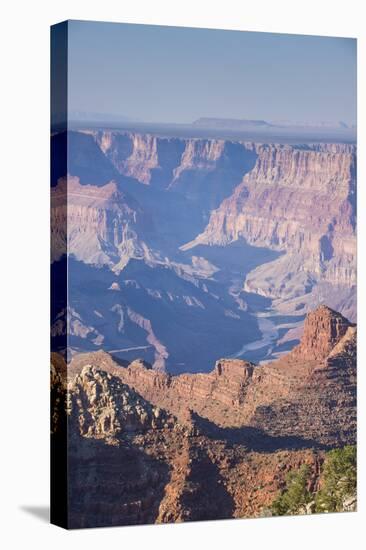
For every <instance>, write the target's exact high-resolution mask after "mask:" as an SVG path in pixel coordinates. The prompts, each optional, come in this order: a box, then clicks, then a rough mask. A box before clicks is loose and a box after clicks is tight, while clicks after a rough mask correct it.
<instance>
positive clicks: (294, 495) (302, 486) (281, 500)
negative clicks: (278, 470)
mask: <svg viewBox="0 0 366 550" xmlns="http://www.w3.org/2000/svg"><path fill="white" fill-rule="evenodd" d="M309 475H310V468H309V466H308V465H307V464H303V465H302V466H301V467H300V468H299V470H297V471H294V470H292V471H291V472H289V473H288V474H287V476H286V488H285V489H284V491H283V492H282V494H281V495H280V496H278V497H277V498H276V499H275V500H274V501H273V503H272V506H271V511H272V514H273V515H274V516H284V515H288V514H304V513H306V505H307V504H308V503H309V502H310V501H311V500H312V499H313V495H312V494H311V493H310V491H308V489H307V485H308V480H309Z"/></svg>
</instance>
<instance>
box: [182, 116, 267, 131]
mask: <svg viewBox="0 0 366 550" xmlns="http://www.w3.org/2000/svg"><path fill="white" fill-rule="evenodd" d="M192 125H193V126H196V127H199V128H221V129H227V130H229V129H233V130H246V129H248V128H250V129H253V128H270V127H271V126H272V124H270V123H269V122H266V121H265V120H248V119H235V118H210V117H203V118H199V119H197V120H195V121H194V122H193V124H192Z"/></svg>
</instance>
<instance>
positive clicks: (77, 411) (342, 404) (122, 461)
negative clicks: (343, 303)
mask: <svg viewBox="0 0 366 550" xmlns="http://www.w3.org/2000/svg"><path fill="white" fill-rule="evenodd" d="M355 361H356V328H355V326H354V325H353V324H352V323H350V322H348V321H347V320H346V319H345V318H344V317H343V316H341V315H340V314H338V313H336V312H334V311H333V310H331V309H329V308H327V307H325V306H321V307H320V308H318V309H317V310H316V311H314V312H313V313H311V314H309V315H308V317H307V320H306V322H305V328H304V336H303V339H302V341H301V343H300V344H299V345H298V346H297V347H295V348H294V349H293V350H292V351H291V352H290V353H289V354H287V356H284V357H283V358H281V360H278V361H276V362H273V363H270V364H267V365H261V366H256V365H254V364H252V363H249V362H246V361H241V360H231V359H221V360H219V361H217V363H216V365H215V368H214V369H213V371H212V372H211V373H209V374H191V375H180V376H169V375H167V374H164V373H159V372H157V371H154V370H152V369H151V368H150V366H149V365H148V364H146V363H145V362H143V361H134V362H132V363H130V364H126V365H125V366H123V365H121V364H117V363H116V362H115V361H114V360H113V358H111V356H110V355H109V354H107V353H104V352H98V353H90V354H80V355H77V356H75V358H74V359H73V360H72V362H71V364H70V365H69V366H68V367H67V378H68V383H67V392H66V378H65V377H66V365H65V363H64V362H63V360H62V359H61V358H60V357H59V356H57V355H54V356H53V359H52V365H53V366H52V384H53V395H54V403H55V405H56V406H55V412H54V414H53V424H54V429H53V432H54V433H56V434H57V433H59V431H60V430H62V429H65V423H63V424H60V421H59V419H60V418H61V417H62V415H60V405H62V400H64V402H65V410H66V412H67V426H68V434H69V435H68V438H69V460H70V462H69V464H70V480H69V483H70V486H69V488H70V492H69V495H70V496H69V499H70V501H69V504H70V506H69V525H70V527H81V526H85V527H87V526H92V525H93V526H95V525H100V526H102V525H122V524H136V523H146V522H147V523H152V522H176V521H178V522H179V521H189V520H200V519H215V518H225V517H243V516H245V517H248V516H257V515H260V514H261V513H262V510H263V509H264V508H265V507H266V506H269V505H270V504H271V502H272V501H273V499H274V497H275V496H276V495H277V494H278V492H279V490H280V489H281V488H282V487H284V483H285V478H286V474H287V472H288V471H289V470H291V469H297V468H299V467H300V466H301V464H304V463H306V464H308V466H309V468H310V477H309V483H311V485H312V486H313V487H316V485H317V484H318V483H319V475H320V466H321V464H322V461H323V457H324V450H325V449H326V448H329V447H330V448H332V447H337V446H342V445H344V444H354V443H355V437H356V379H355V377H356V364H355ZM61 409H62V408H61Z"/></svg>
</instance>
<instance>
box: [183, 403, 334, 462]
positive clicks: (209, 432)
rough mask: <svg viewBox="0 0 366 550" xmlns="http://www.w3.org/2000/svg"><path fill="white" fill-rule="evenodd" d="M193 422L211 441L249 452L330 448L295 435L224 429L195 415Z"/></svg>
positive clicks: (258, 429) (251, 429)
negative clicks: (237, 446)
mask: <svg viewBox="0 0 366 550" xmlns="http://www.w3.org/2000/svg"><path fill="white" fill-rule="evenodd" d="M193 421H194V422H195V424H196V426H197V428H198V430H199V431H200V433H202V434H203V435H206V436H207V437H209V438H210V439H218V440H222V441H226V442H227V443H229V444H236V445H243V446H244V447H246V448H247V449H248V451H255V452H268V453H271V452H274V451H279V450H296V449H323V450H327V449H328V446H327V445H324V444H322V443H319V442H317V441H315V440H313V439H305V438H302V437H299V436H295V435H283V436H275V435H270V434H268V433H266V432H265V431H264V430H262V429H260V428H254V427H252V426H242V427H240V428H222V427H220V426H217V425H216V424H215V423H214V422H211V421H210V420H208V419H207V418H203V417H201V416H199V415H198V414H197V413H193Z"/></svg>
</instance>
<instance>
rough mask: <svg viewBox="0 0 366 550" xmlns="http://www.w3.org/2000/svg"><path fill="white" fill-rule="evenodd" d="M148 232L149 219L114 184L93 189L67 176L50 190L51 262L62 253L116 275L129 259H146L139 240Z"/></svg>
mask: <svg viewBox="0 0 366 550" xmlns="http://www.w3.org/2000/svg"><path fill="white" fill-rule="evenodd" d="M66 197H67V206H66V204H65V200H66ZM149 230H150V231H152V230H153V226H152V221H151V218H150V217H149V215H146V213H143V211H142V209H141V207H140V206H139V204H138V203H137V202H136V201H135V200H134V199H133V198H132V197H129V196H127V195H126V194H124V193H122V192H121V191H120V190H119V189H118V187H117V184H116V183H115V182H114V181H111V182H110V183H107V184H106V185H103V186H99V187H97V186H95V185H87V184H84V185H81V184H80V180H79V178H77V177H73V176H68V177H67V178H63V179H61V180H59V182H58V184H57V186H55V187H54V188H52V192H51V238H52V251H51V252H52V254H51V260H52V261H55V260H58V259H60V257H62V255H63V254H65V253H66V251H67V253H68V255H72V256H74V257H75V258H76V259H77V260H80V261H83V262H85V263H87V264H94V265H98V266H101V265H107V266H109V267H114V268H115V269H116V270H117V271H118V270H120V269H122V268H123V267H124V266H125V265H126V263H127V262H128V260H129V259H131V258H139V259H141V258H144V257H149V254H150V251H149V249H148V247H147V245H146V244H145V242H144V241H143V237H144V235H146V232H147V231H149Z"/></svg>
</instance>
